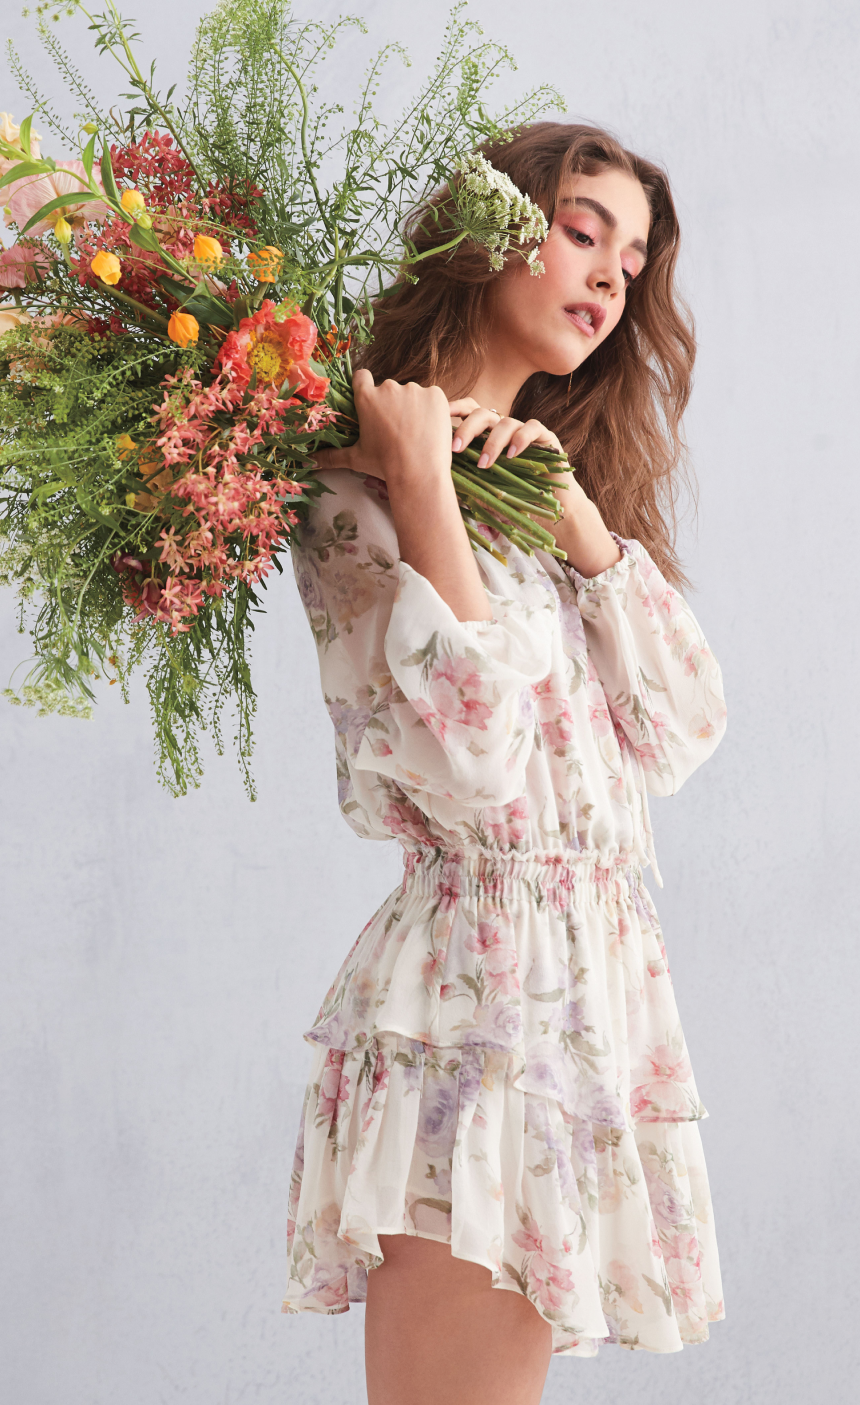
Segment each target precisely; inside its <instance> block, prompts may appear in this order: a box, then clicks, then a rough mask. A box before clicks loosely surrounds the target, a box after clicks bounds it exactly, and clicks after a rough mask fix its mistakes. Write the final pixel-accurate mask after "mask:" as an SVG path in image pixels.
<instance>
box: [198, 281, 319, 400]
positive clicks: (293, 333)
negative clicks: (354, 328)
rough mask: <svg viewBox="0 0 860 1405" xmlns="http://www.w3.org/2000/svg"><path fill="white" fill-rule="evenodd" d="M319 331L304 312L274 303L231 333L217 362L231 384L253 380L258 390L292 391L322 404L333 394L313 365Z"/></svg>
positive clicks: (261, 309) (268, 304)
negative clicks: (266, 387)
mask: <svg viewBox="0 0 860 1405" xmlns="http://www.w3.org/2000/svg"><path fill="white" fill-rule="evenodd" d="M316 340H317V329H316V327H315V325H314V323H313V322H312V321H311V319H310V318H309V317H306V316H305V315H304V313H303V312H300V311H299V308H298V307H284V306H281V307H276V306H275V304H274V303H273V302H272V301H271V300H270V299H269V298H266V300H265V301H264V302H263V303H262V304H261V306H260V308H259V309H258V311H257V312H255V313H254V315H253V317H243V318H242V321H241V322H240V323H239V327H238V329H237V330H236V331H235V332H229V333H228V335H227V337H226V338H225V340H224V345H223V346H222V347H221V350H220V351H219V353H218V356H217V358H216V361H215V365H216V367H221V368H223V369H224V370H225V371H226V372H227V374H228V375H229V376H230V379H231V380H232V381H233V382H234V383H236V384H238V385H242V386H246V385H247V384H248V382H249V381H250V379H251V376H252V375H254V376H256V382H257V384H258V385H276V386H284V387H285V388H286V387H289V393H290V394H295V393H298V394H300V395H303V396H304V397H305V398H306V399H307V400H322V399H323V397H324V395H325V393H326V391H327V390H328V384H329V383H328V381H327V379H326V378H325V376H320V375H317V373H316V372H315V371H314V369H313V367H312V366H311V364H310V358H311V356H312V355H313V352H314V347H315V345H316Z"/></svg>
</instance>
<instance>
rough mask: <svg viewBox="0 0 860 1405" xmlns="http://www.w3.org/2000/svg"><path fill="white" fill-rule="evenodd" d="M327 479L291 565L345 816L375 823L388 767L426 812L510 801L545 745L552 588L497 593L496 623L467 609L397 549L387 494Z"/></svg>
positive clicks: (363, 825)
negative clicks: (518, 596) (542, 725)
mask: <svg viewBox="0 0 860 1405" xmlns="http://www.w3.org/2000/svg"><path fill="white" fill-rule="evenodd" d="M325 481H326V483H327V484H328V485H329V486H330V487H331V488H333V489H334V492H333V493H331V494H326V495H324V496H323V498H322V499H321V500H320V501H319V503H318V504H317V505H316V506H315V509H314V512H313V515H312V518H311V522H310V524H309V526H308V528H307V529H306V530H305V531H304V532H303V533H302V537H301V541H300V542H299V543H298V544H297V545H296V546H295V547H294V550H293V564H294V569H295V572H296V579H297V582H298V585H299V591H300V594H301V596H302V600H303V603H304V606H305V610H306V612H307V614H308V618H309V621H310V624H311V629H312V631H313V634H314V638H315V640H316V643H317V649H318V654H319V665H320V674H321V679H322V685H323V693H324V695H325V700H326V705H327V707H328V709H329V713H330V715H331V718H332V721H333V723H334V726H335V731H336V733H337V746H338V767H339V779H340V783H341V808H342V809H343V811H344V813H345V815H346V817H347V819H348V820H350V823H352V824H353V827H354V828H356V829H358V830H359V832H360V833H365V834H373V833H374V832H375V828H376V827H375V825H374V822H373V804H372V792H373V790H374V786H375V783H376V784H378V782H379V780H380V778H383V777H384V778H388V780H389V781H391V782H394V783H396V785H397V787H399V789H401V790H402V791H403V792H404V793H405V794H406V795H407V796H409V797H410V798H411V799H412V800H413V801H415V803H417V804H418V805H419V807H421V808H423V809H428V805H427V803H426V801H425V800H422V797H434V796H436V797H441V798H442V799H444V800H448V801H456V802H457V803H459V804H462V805H465V806H467V807H474V808H479V807H483V806H486V805H504V804H506V803H508V802H509V801H510V800H512V799H513V798H515V797H516V796H518V795H519V794H520V793H521V792H522V790H523V787H524V784H525V768H526V764H527V761H528V758H529V755H530V753H531V750H532V747H533V745H534V737H535V721H534V715H533V710H532V708H533V698H532V692H531V685H533V684H537V683H539V682H540V681H541V680H542V679H543V678H544V677H545V676H546V674H547V673H548V672H549V669H550V663H551V650H552V634H553V627H554V624H555V612H556V607H555V603H554V601H553V599H552V597H551V596H550V595H548V594H546V593H545V592H544V593H543V598H542V600H541V601H534V602H531V603H524V602H522V601H519V600H516V601H515V600H509V599H505V598H503V597H501V596H499V595H494V594H491V593H490V592H489V591H488V599H489V601H490V607H491V609H492V612H493V614H492V618H491V619H490V620H480V621H466V622H463V621H460V620H458V619H457V618H456V616H455V615H454V613H453V611H452V610H451V609H450V608H449V606H448V605H447V604H446V603H445V601H444V600H442V598H441V597H440V596H439V595H438V594H437V592H436V590H435V589H434V588H433V586H432V585H431V584H430V582H429V581H428V580H426V579H425V578H424V577H423V576H422V575H420V574H419V573H418V572H417V571H415V570H413V569H412V567H410V566H409V565H407V564H406V563H405V562H403V561H400V560H399V557H398V551H397V539H396V534H395V531H394V524H393V521H392V518H391V513H390V510H389V509H388V506H387V504H386V502H384V501H383V500H382V498H381V497H380V495H379V494H377V493H375V492H374V491H373V490H372V488H369V487H368V486H366V484H365V482H363V480H362V479H360V478H358V477H357V476H356V475H354V474H351V473H349V472H348V471H346V470H337V471H335V472H331V473H329V474H327V475H326V479H325ZM371 481H372V482H373V481H375V480H371ZM379 487H380V489H381V490H382V494H383V496H384V489H382V485H379ZM430 808H432V806H431V807H430ZM356 810H358V811H360V812H361V813H360V815H356V813H355V811H356Z"/></svg>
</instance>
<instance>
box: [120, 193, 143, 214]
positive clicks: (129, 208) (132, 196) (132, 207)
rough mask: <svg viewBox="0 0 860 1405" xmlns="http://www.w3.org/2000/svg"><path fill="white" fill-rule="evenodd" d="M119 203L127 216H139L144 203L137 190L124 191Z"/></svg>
mask: <svg viewBox="0 0 860 1405" xmlns="http://www.w3.org/2000/svg"><path fill="white" fill-rule="evenodd" d="M119 203H120V204H121V205H122V208H123V209H124V210H125V212H126V214H127V215H139V214H140V212H141V210H142V209H143V207H144V203H145V202H144V199H143V196H142V195H141V193H140V191H139V190H124V191H123V192H122V195H121V196H120V201H119Z"/></svg>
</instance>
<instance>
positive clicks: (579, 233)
mask: <svg viewBox="0 0 860 1405" xmlns="http://www.w3.org/2000/svg"><path fill="white" fill-rule="evenodd" d="M565 229H566V230H567V233H568V234H569V235H571V237H572V238H573V239H574V240H579V239H585V240H586V244H580V246H579V247H580V248H581V249H582V248H586V247H588V246H590V247H591V248H592V249H593V248H594V240H593V239H592V237H591V235H590V234H586V233H585V232H584V230H581V229H571V228H570V226H569V225H565ZM621 271H622V273H623V274H624V277H625V280H626V282H625V287H627V288H629V287H630V284H631V283H633V282H635V280H636V275H635V274H634V273H631V272H630V270H629V269H627V268H623V269H622V270H621Z"/></svg>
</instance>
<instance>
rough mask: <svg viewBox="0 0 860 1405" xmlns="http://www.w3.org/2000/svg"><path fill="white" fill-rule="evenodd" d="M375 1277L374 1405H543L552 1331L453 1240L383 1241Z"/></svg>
mask: <svg viewBox="0 0 860 1405" xmlns="http://www.w3.org/2000/svg"><path fill="white" fill-rule="evenodd" d="M379 1242H380V1244H381V1246H382V1253H383V1255H384V1258H385V1262H384V1263H383V1264H382V1266H381V1267H380V1268H375V1269H373V1270H371V1272H370V1273H369V1274H368V1276H367V1316H366V1319H365V1334H364V1335H365V1361H366V1370H367V1399H368V1405H539V1402H540V1398H541V1394H542V1392H543V1387H544V1381H545V1380H546V1373H547V1369H548V1367H549V1360H550V1354H551V1352H552V1329H551V1328H550V1326H549V1324H548V1323H547V1322H545V1321H544V1319H543V1318H542V1317H541V1316H540V1314H539V1312H538V1311H537V1309H536V1308H534V1307H533V1306H532V1304H531V1303H530V1302H529V1301H528V1300H527V1299H526V1298H524V1297H522V1296H521V1295H520V1294H519V1293H511V1292H507V1291H506V1290H504V1289H500V1288H493V1286H492V1276H491V1274H490V1270H489V1269H487V1268H482V1267H481V1266H480V1265H479V1264H473V1263H467V1262H466V1261H465V1260H463V1259H455V1258H454V1257H453V1255H452V1254H451V1250H450V1249H449V1247H448V1245H447V1244H440V1243H437V1242H436V1241H435V1240H432V1239H419V1238H414V1237H412V1236H411V1235H405V1234H393V1235H391V1234H390V1235H380V1241H379Z"/></svg>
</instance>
